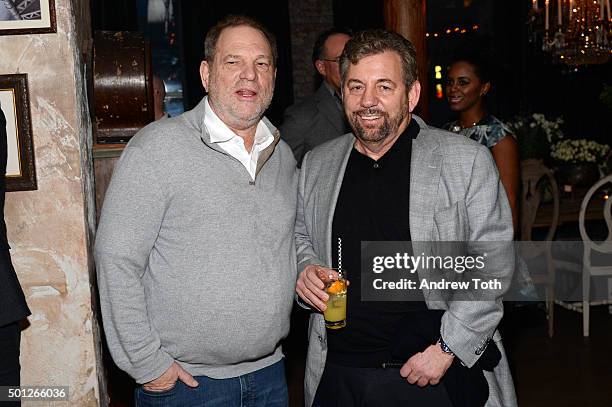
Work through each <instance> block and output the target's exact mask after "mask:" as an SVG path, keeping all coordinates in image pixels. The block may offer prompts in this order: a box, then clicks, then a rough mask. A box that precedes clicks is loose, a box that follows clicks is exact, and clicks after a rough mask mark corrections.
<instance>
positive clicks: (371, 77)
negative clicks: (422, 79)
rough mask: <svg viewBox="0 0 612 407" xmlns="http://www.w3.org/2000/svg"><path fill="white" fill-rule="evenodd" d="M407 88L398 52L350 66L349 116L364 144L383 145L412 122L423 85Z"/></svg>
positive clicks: (347, 85)
mask: <svg viewBox="0 0 612 407" xmlns="http://www.w3.org/2000/svg"><path fill="white" fill-rule="evenodd" d="M415 85H416V86H413V87H412V88H411V89H410V90H408V89H407V88H406V84H405V81H404V75H403V71H402V61H401V58H400V56H399V55H398V54H397V53H396V52H392V51H386V52H382V53H380V54H374V55H370V56H366V57H363V58H362V59H361V60H359V62H357V63H356V64H350V65H349V67H348V69H347V72H346V76H345V82H344V85H343V94H342V97H343V103H344V111H345V113H346V117H347V118H348V121H349V123H350V125H351V127H352V129H353V132H354V134H355V136H356V137H357V138H358V139H359V140H361V141H362V142H364V143H382V142H384V140H386V139H389V138H391V139H393V138H395V137H397V136H398V135H399V132H400V128H401V127H402V126H403V125H406V124H407V123H408V121H409V120H410V112H411V111H412V109H413V108H414V106H415V105H416V102H417V101H418V96H419V89H420V88H419V86H418V83H416V82H415Z"/></svg>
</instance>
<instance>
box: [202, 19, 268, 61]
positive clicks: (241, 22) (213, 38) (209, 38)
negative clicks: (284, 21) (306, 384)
mask: <svg viewBox="0 0 612 407" xmlns="http://www.w3.org/2000/svg"><path fill="white" fill-rule="evenodd" d="M241 26H247V27H251V28H254V29H255V30H258V31H260V32H261V33H262V34H263V36H264V37H265V38H266V40H267V41H268V44H269V45H270V50H271V51H272V64H273V65H274V66H276V60H277V59H278V50H277V49H276V38H275V37H274V34H272V33H271V32H270V31H268V29H267V28H266V27H265V26H264V25H263V24H261V23H260V22H259V21H257V20H255V19H254V18H251V17H247V16H237V15H230V16H227V17H226V18H224V19H223V20H221V21H219V22H218V23H217V24H215V26H214V27H212V28H211V29H210V30H208V32H207V33H206V39H205V40H204V60H205V61H206V62H208V63H209V64H212V63H213V60H214V59H215V51H216V47H217V42H218V41H219V37H220V36H221V33H222V32H223V30H225V29H226V28H232V27H241Z"/></svg>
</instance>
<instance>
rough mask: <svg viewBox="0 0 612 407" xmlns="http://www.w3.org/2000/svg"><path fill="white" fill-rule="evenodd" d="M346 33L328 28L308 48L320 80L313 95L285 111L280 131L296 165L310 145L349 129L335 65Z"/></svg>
mask: <svg viewBox="0 0 612 407" xmlns="http://www.w3.org/2000/svg"><path fill="white" fill-rule="evenodd" d="M349 34H350V32H349V31H346V30H343V29H338V28H332V29H329V30H327V31H325V32H323V33H321V34H320V35H319V37H318V38H317V40H316V41H315V44H314V49H313V51H312V63H313V64H314V66H315V68H316V69H317V72H318V73H319V74H320V75H321V78H322V79H323V82H322V83H321V86H320V87H319V89H318V90H317V91H316V92H315V93H314V94H313V95H311V96H309V97H307V98H305V99H304V100H302V101H300V102H298V103H296V104H294V105H292V106H289V107H288V108H287V110H285V117H284V119H283V124H282V125H281V126H280V134H281V137H282V138H283V140H285V141H286V142H287V144H289V146H290V147H291V149H292V150H293V154H294V155H295V159H296V160H297V161H298V164H299V163H300V162H301V161H302V157H303V156H304V154H305V153H306V152H307V151H309V150H311V149H312V148H313V147H315V146H318V145H319V144H321V143H324V142H326V141H327V140H331V139H333V138H335V137H338V136H341V135H343V134H345V133H348V132H349V131H350V129H349V127H348V124H347V122H346V119H345V117H344V112H343V110H342V101H341V100H340V96H339V95H340V69H339V66H338V63H339V60H340V54H341V53H342V50H343V49H344V44H346V42H347V41H348V40H349V39H350V35H349Z"/></svg>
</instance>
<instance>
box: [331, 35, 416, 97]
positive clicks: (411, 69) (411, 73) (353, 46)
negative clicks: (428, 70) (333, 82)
mask: <svg viewBox="0 0 612 407" xmlns="http://www.w3.org/2000/svg"><path fill="white" fill-rule="evenodd" d="M386 51H391V52H395V53H397V54H398V55H399V56H400V58H401V60H402V74H403V76H404V83H405V84H406V88H407V89H410V88H411V87H412V84H413V83H414V82H415V81H416V80H417V79H418V70H417V62H416V49H415V48H414V45H412V43H411V42H410V41H408V40H407V39H406V38H404V37H402V36H401V35H399V34H398V33H395V32H392V31H387V30H382V29H374V30H365V31H361V32H358V33H357V34H355V35H354V36H353V37H352V38H351V39H350V40H349V41H348V42H347V43H346V45H345V46H344V51H343V52H342V56H341V57H340V78H341V80H342V85H344V83H345V81H346V73H347V71H348V68H349V65H350V64H353V65H355V64H357V63H358V62H359V61H361V60H362V59H363V58H365V57H369V56H372V55H377V54H382V53H383V52H386Z"/></svg>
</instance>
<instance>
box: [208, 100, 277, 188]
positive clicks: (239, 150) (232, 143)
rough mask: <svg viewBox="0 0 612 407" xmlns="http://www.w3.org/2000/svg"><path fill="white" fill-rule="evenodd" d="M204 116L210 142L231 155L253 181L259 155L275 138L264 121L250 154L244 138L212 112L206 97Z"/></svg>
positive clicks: (257, 130) (258, 125)
mask: <svg viewBox="0 0 612 407" xmlns="http://www.w3.org/2000/svg"><path fill="white" fill-rule="evenodd" d="M204 110H205V114H204V126H206V129H207V130H208V134H209V135H210V141H211V142H212V143H215V144H217V145H218V146H219V147H221V149H222V150H223V151H225V152H226V153H227V154H229V155H231V156H232V157H234V158H235V159H237V160H238V161H240V163H241V164H242V165H244V168H246V170H247V171H248V172H249V174H250V175H251V178H252V179H255V171H256V170H257V160H258V159H259V153H260V152H261V151H262V150H264V149H265V148H266V147H268V146H269V145H270V144H272V142H273V141H274V136H273V135H272V132H270V129H268V126H266V125H265V124H264V123H263V121H261V120H260V121H259V123H258V124H257V129H256V130H255V140H254V142H253V148H252V149H251V152H250V153H249V152H248V151H247V149H246V147H245V146H244V140H243V139H242V137H240V136H239V135H237V134H236V133H234V132H233V131H232V130H231V129H230V128H229V127H227V125H226V124H225V123H223V121H222V120H221V119H220V118H219V116H217V114H216V113H215V112H214V111H213V110H212V108H211V107H210V104H209V103H208V96H206V105H205V109H204Z"/></svg>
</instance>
